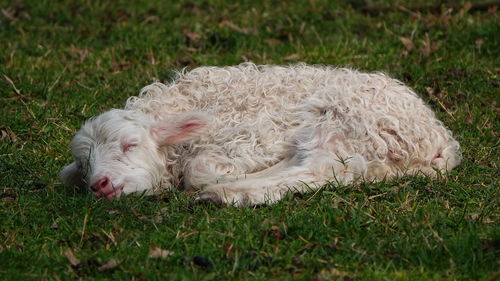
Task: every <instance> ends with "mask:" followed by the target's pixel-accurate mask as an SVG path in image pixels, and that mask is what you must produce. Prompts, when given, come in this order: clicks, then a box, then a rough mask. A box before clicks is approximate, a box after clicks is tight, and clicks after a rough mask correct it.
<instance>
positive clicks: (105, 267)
mask: <svg viewBox="0 0 500 281" xmlns="http://www.w3.org/2000/svg"><path fill="white" fill-rule="evenodd" d="M120 263H121V261H119V260H117V259H115V258H112V259H110V260H109V261H108V262H107V263H105V264H103V265H101V266H99V267H98V268H97V270H99V271H105V270H110V269H113V268H115V267H117V266H118V265H119V264H120Z"/></svg>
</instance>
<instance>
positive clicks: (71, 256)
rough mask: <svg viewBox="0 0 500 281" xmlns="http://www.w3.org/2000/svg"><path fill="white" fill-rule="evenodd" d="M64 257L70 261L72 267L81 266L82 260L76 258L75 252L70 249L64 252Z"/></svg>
mask: <svg viewBox="0 0 500 281" xmlns="http://www.w3.org/2000/svg"><path fill="white" fill-rule="evenodd" d="M64 256H65V257H66V258H67V259H68V261H69V263H70V264H71V265H72V266H77V265H79V264H80V260H79V259H78V258H77V257H75V254H73V251H72V250H71V249H70V248H68V249H66V251H64Z"/></svg>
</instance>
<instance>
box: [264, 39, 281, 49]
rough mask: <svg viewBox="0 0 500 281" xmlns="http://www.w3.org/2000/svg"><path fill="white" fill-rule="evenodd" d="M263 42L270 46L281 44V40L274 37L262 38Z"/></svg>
mask: <svg viewBox="0 0 500 281" xmlns="http://www.w3.org/2000/svg"><path fill="white" fill-rule="evenodd" d="M264 42H266V44H267V45H269V46H271V47H275V46H278V45H279V44H281V41H280V40H278V39H275V38H268V39H266V40H264Z"/></svg>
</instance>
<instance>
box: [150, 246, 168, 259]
mask: <svg viewBox="0 0 500 281" xmlns="http://www.w3.org/2000/svg"><path fill="white" fill-rule="evenodd" d="M173 254H174V252H172V251H169V250H163V249H161V248H158V247H151V248H149V254H148V258H150V259H158V258H161V259H166V258H168V257H170V256H172V255H173Z"/></svg>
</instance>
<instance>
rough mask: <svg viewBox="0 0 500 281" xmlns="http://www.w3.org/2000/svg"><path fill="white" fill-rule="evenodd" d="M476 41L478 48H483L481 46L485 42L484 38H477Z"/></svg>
mask: <svg viewBox="0 0 500 281" xmlns="http://www.w3.org/2000/svg"><path fill="white" fill-rule="evenodd" d="M475 43H476V47H477V48H478V49H480V48H481V46H483V44H484V39H477V40H476V41H475Z"/></svg>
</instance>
